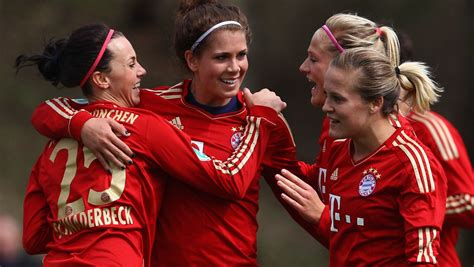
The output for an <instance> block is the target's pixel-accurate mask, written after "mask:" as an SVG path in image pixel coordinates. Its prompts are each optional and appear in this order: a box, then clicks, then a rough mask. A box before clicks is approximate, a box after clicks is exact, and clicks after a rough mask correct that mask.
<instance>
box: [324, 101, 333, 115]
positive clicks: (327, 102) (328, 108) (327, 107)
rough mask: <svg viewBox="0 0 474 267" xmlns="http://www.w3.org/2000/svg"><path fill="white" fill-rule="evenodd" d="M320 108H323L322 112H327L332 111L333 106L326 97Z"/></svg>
mask: <svg viewBox="0 0 474 267" xmlns="http://www.w3.org/2000/svg"><path fill="white" fill-rule="evenodd" d="M322 110H323V112H324V113H329V112H331V111H333V108H332V107H331V105H330V104H329V101H328V98H327V97H326V100H324V104H323V107H322Z"/></svg>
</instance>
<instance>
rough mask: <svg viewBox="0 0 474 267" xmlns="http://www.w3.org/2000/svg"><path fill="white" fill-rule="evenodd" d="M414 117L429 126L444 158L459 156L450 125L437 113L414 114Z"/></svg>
mask: <svg viewBox="0 0 474 267" xmlns="http://www.w3.org/2000/svg"><path fill="white" fill-rule="evenodd" d="M412 118H413V119H414V120H415V121H419V122H421V123H423V125H425V126H426V128H428V130H429V132H430V134H431V135H432V136H433V139H434V140H435V143H436V146H437V148H438V150H439V151H440V153H441V156H442V157H443V160H451V159H454V158H458V157H459V153H458V149H457V147H456V144H455V143H454V139H453V136H452V135H451V133H450V132H449V129H448V127H447V126H446V124H445V123H444V121H442V120H441V119H439V118H438V117H436V116H435V115H433V114H431V113H428V114H418V113H416V114H413V115H412Z"/></svg>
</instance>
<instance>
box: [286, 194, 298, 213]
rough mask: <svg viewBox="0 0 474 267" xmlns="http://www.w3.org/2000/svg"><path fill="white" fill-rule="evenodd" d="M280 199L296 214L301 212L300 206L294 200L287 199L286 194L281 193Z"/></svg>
mask: <svg viewBox="0 0 474 267" xmlns="http://www.w3.org/2000/svg"><path fill="white" fill-rule="evenodd" d="M281 198H282V199H283V200H284V201H285V202H286V203H288V204H289V205H290V206H291V207H292V208H294V209H295V210H296V211H297V212H301V211H302V210H303V206H301V205H300V204H299V203H298V202H296V201H295V200H294V199H292V198H291V197H289V196H288V195H287V194H285V193H282V194H281Z"/></svg>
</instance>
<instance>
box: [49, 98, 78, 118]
mask: <svg viewBox="0 0 474 267" xmlns="http://www.w3.org/2000/svg"><path fill="white" fill-rule="evenodd" d="M53 100H56V99H53ZM45 103H46V104H47V105H48V106H50V107H51V108H52V109H53V110H54V111H56V113H58V114H59V115H61V116H62V117H64V118H66V119H68V120H69V119H70V118H71V117H72V116H73V115H74V114H70V113H69V112H67V111H63V110H61V107H62V106H61V104H59V103H58V102H57V101H54V102H52V101H50V100H46V101H45Z"/></svg>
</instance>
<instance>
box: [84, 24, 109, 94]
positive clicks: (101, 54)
mask: <svg viewBox="0 0 474 267" xmlns="http://www.w3.org/2000/svg"><path fill="white" fill-rule="evenodd" d="M113 34H114V30H112V29H110V30H109V33H108V34H107V37H106V38H105V41H104V43H103V44H102V47H101V48H100V51H99V54H97V57H96V58H95V60H94V63H93V64H92V66H91V67H90V68H89V71H88V72H87V74H86V76H84V78H82V80H81V82H80V83H79V86H80V87H83V86H84V84H85V83H86V82H87V80H88V79H89V77H90V76H91V75H92V73H93V72H94V70H95V68H96V67H97V65H98V64H99V62H100V60H101V59H102V56H103V55H104V53H105V49H106V48H107V45H108V44H109V42H110V40H111V39H112V35H113Z"/></svg>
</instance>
